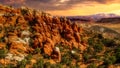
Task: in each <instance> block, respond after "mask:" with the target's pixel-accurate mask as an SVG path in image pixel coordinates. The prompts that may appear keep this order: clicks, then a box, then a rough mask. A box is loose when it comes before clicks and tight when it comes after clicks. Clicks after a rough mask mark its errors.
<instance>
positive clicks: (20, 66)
mask: <svg viewBox="0 0 120 68" xmlns="http://www.w3.org/2000/svg"><path fill="white" fill-rule="evenodd" d="M26 64H27V60H26V59H24V60H22V61H20V62H18V65H17V67H18V68H25V66H26Z"/></svg>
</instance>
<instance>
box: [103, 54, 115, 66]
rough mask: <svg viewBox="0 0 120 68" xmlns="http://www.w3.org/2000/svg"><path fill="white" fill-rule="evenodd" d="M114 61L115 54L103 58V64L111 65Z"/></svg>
mask: <svg viewBox="0 0 120 68" xmlns="http://www.w3.org/2000/svg"><path fill="white" fill-rule="evenodd" d="M115 62H116V57H115V56H109V57H107V58H105V59H104V64H105V65H111V64H114V63H115Z"/></svg>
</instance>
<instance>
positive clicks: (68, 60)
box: [61, 53, 72, 65]
mask: <svg viewBox="0 0 120 68" xmlns="http://www.w3.org/2000/svg"><path fill="white" fill-rule="evenodd" d="M71 61H72V59H71V56H70V53H67V54H64V55H63V56H62V60H61V64H66V65H70V64H71Z"/></svg>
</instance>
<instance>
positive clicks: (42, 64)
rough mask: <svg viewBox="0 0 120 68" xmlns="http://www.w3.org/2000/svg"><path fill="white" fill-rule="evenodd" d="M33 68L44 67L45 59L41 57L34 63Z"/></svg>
mask: <svg viewBox="0 0 120 68" xmlns="http://www.w3.org/2000/svg"><path fill="white" fill-rule="evenodd" d="M33 68H44V60H43V59H42V58H41V59H39V60H38V61H37V63H36V64H34V65H33Z"/></svg>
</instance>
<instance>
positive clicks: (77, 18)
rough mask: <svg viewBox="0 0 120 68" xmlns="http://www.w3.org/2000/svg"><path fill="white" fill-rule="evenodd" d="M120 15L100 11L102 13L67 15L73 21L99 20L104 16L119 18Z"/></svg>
mask: <svg viewBox="0 0 120 68" xmlns="http://www.w3.org/2000/svg"><path fill="white" fill-rule="evenodd" d="M119 17H120V15H116V14H113V13H110V14H105V13H100V14H94V15H88V16H67V18H68V19H70V20H71V21H81V22H90V21H95V22H96V21H99V20H101V19H103V18H119Z"/></svg>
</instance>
